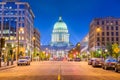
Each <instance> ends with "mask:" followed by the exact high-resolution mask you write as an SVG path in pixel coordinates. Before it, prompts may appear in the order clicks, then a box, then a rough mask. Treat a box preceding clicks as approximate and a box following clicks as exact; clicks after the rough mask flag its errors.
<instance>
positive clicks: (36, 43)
mask: <svg viewBox="0 0 120 80" xmlns="http://www.w3.org/2000/svg"><path fill="white" fill-rule="evenodd" d="M34 38H35V40H34V47H35V49H36V51H37V52H40V50H41V46H40V32H39V31H38V29H36V28H34Z"/></svg>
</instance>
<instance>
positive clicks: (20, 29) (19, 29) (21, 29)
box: [16, 27, 23, 61]
mask: <svg viewBox="0 0 120 80" xmlns="http://www.w3.org/2000/svg"><path fill="white" fill-rule="evenodd" d="M22 31H23V28H22V27H20V28H18V52H17V53H16V61H17V60H18V55H19V44H20V41H19V37H20V32H22Z"/></svg>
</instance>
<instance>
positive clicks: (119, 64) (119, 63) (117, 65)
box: [115, 61, 120, 72]
mask: <svg viewBox="0 0 120 80" xmlns="http://www.w3.org/2000/svg"><path fill="white" fill-rule="evenodd" d="M118 71H120V61H118V62H117V63H116V64H115V72H118Z"/></svg>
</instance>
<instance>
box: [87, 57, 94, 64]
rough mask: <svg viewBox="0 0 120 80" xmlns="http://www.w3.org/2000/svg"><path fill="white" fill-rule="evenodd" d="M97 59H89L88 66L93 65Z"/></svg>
mask: <svg viewBox="0 0 120 80" xmlns="http://www.w3.org/2000/svg"><path fill="white" fill-rule="evenodd" d="M95 59H96V58H90V59H88V65H92V62H93V61H94V60H95Z"/></svg>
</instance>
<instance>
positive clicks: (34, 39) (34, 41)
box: [32, 36, 36, 54]
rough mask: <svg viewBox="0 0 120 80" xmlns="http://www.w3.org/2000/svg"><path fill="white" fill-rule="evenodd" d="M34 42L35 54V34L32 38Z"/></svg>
mask: <svg viewBox="0 0 120 80" xmlns="http://www.w3.org/2000/svg"><path fill="white" fill-rule="evenodd" d="M32 40H33V42H34V54H35V40H36V39H35V36H34V37H33V38H32Z"/></svg>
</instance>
